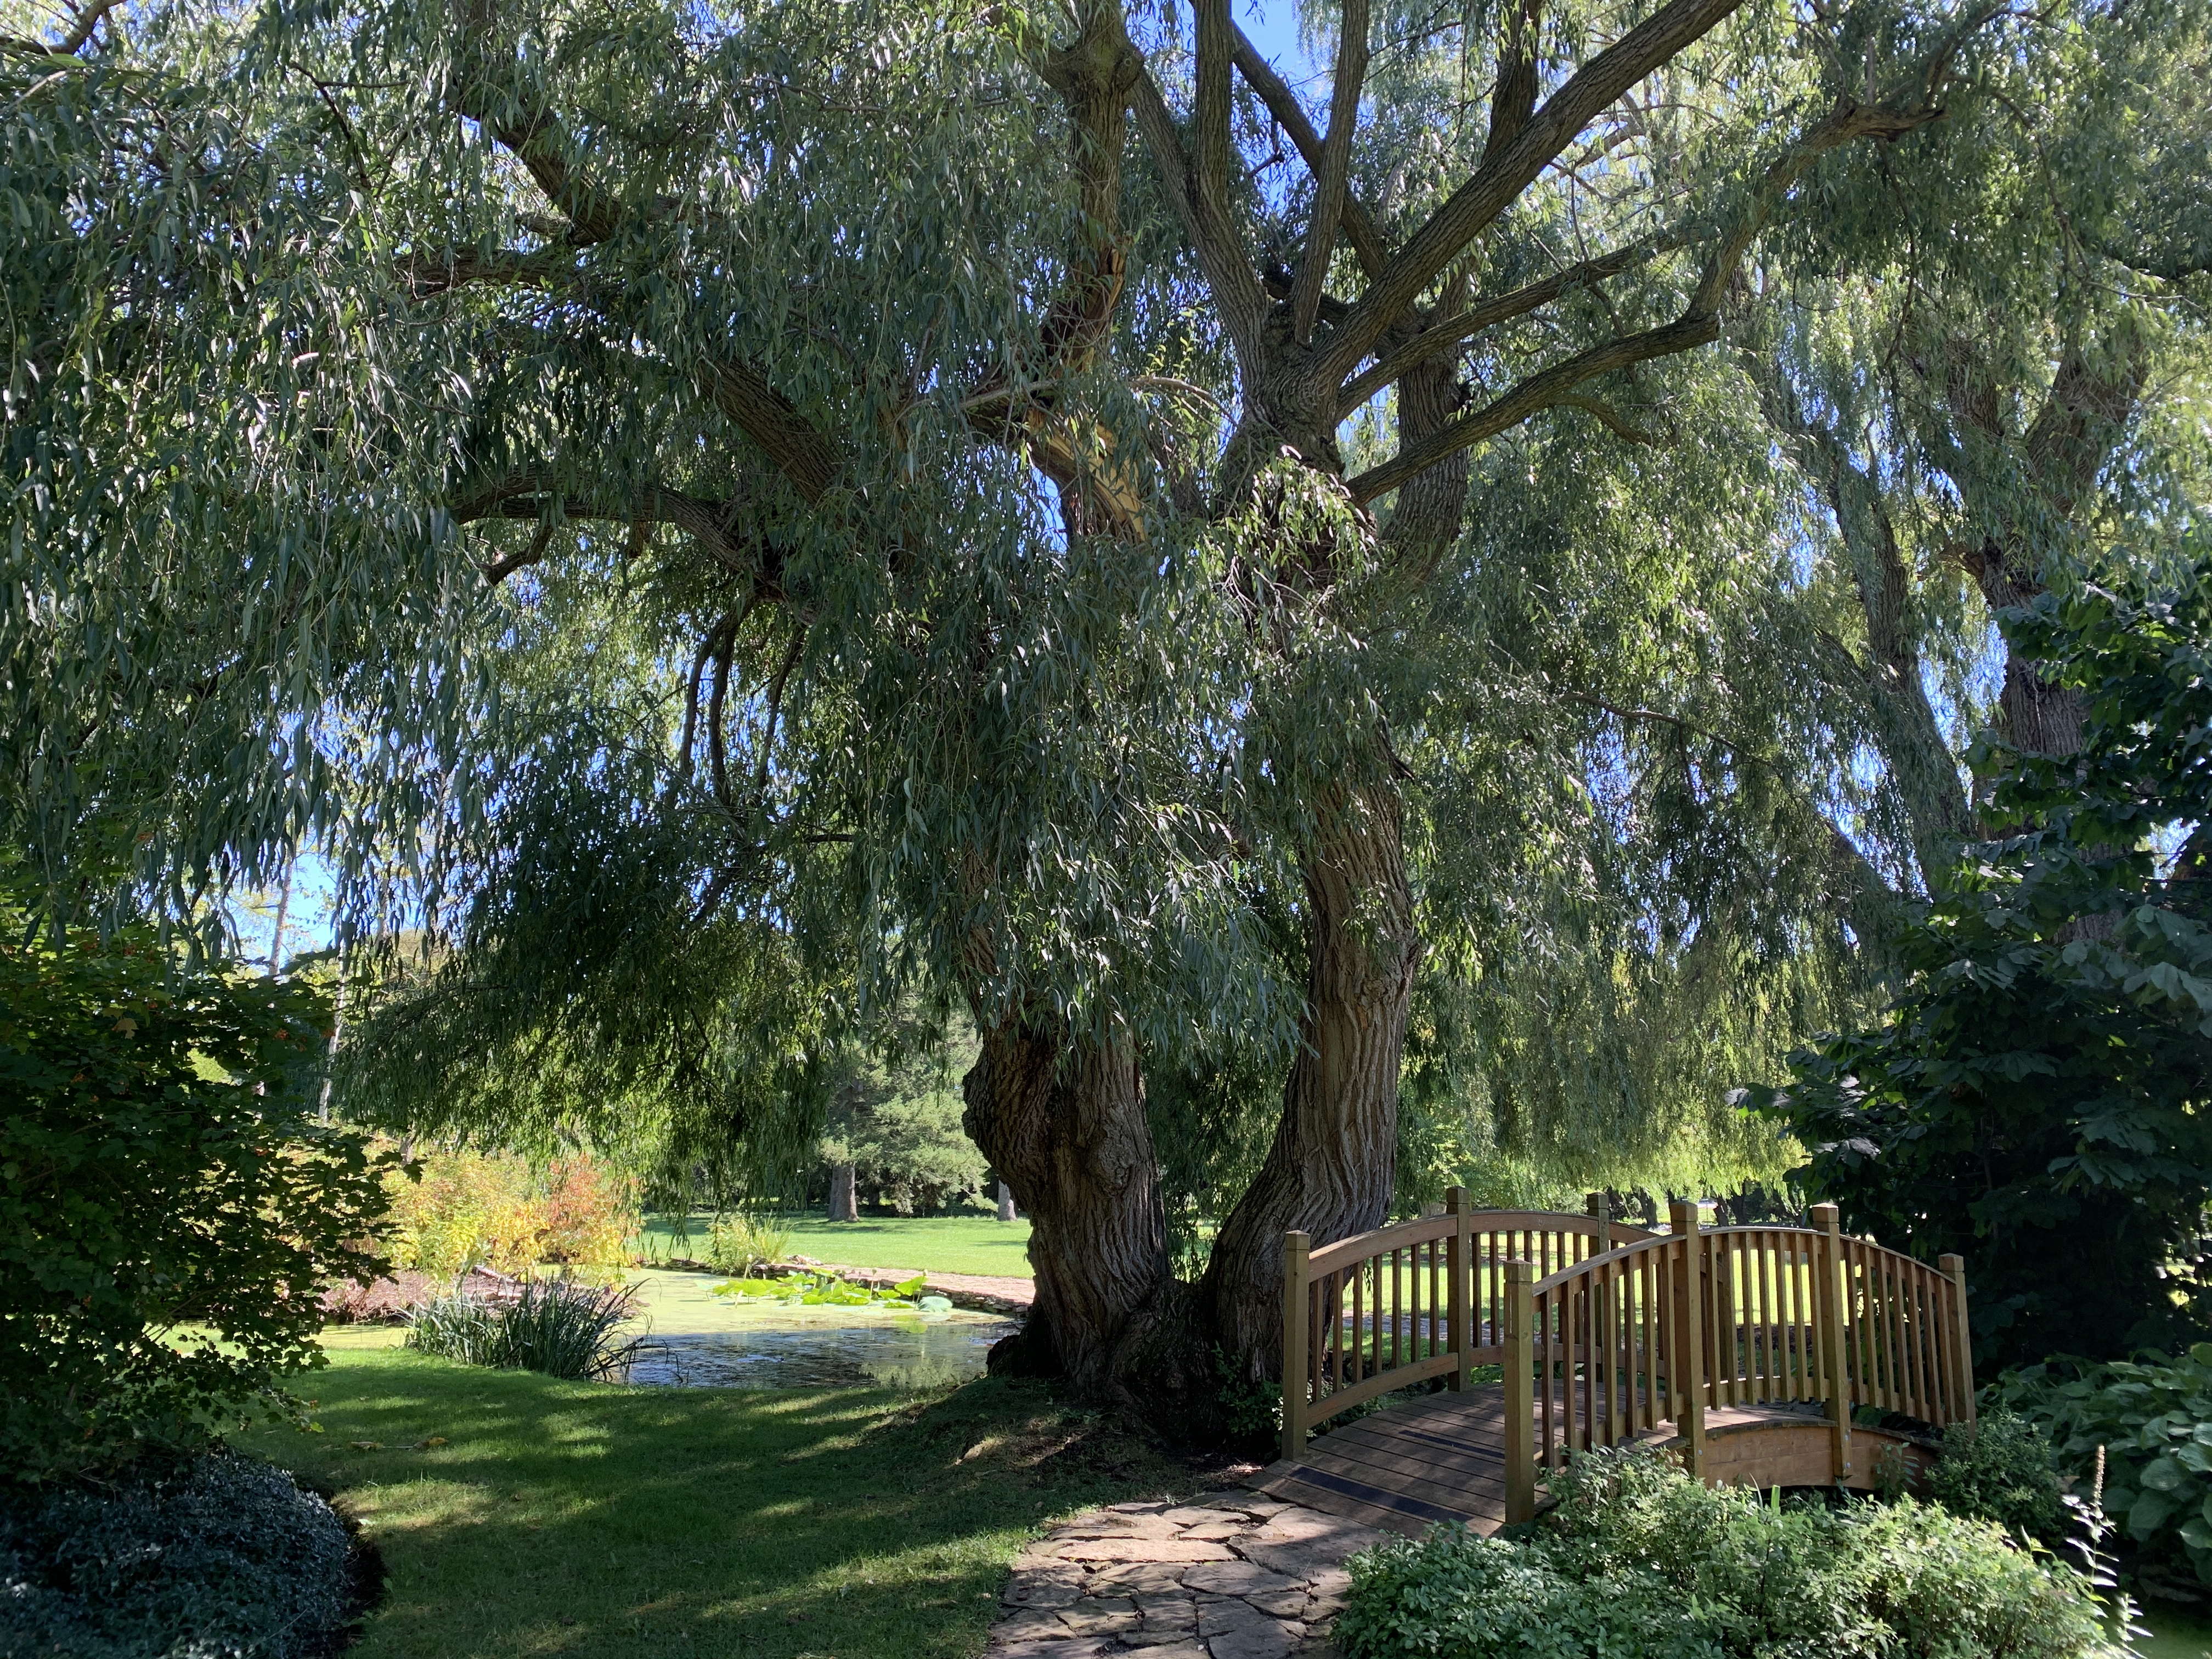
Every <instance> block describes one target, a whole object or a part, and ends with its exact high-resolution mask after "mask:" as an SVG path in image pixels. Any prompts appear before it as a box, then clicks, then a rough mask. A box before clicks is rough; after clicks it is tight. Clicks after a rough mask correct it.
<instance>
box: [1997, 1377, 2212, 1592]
mask: <svg viewBox="0 0 2212 1659" xmlns="http://www.w3.org/2000/svg"><path fill="white" fill-rule="evenodd" d="M1996 1394H1997V1396H1998V1398H1999V1399H2000V1400H2001V1401H2002V1402H2003V1403H2004V1404H2005V1405H2006V1406H2008V1407H2011V1408H2012V1409H2014V1410H2015V1411H2018V1412H2020V1413H2022V1414H2023V1415H2025V1416H2026V1417H2027V1418H2028V1419H2030V1420H2031V1421H2033V1423H2035V1424H2036V1425H2038V1427H2039V1428H2040V1429H2041V1430H2042V1431H2044V1433H2045V1434H2046V1435H2047V1436H2048V1437H2049V1438H2050V1441H2051V1445H2052V1447H2053V1448H2054V1455H2056V1457H2057V1462H2058V1467H2059V1468H2060V1470H2061V1471H2062V1472H2063V1473H2064V1474H2069V1475H2072V1476H2073V1477H2074V1478H2075V1484H2076V1485H2077V1486H2081V1487H2083V1488H2086V1487H2087V1485H2088V1483H2089V1480H2091V1478H2092V1470H2093V1466H2094V1464H2095V1462H2096V1458H2097V1449H2098V1448H2099V1447H2100V1446H2101V1447H2103V1448H2104V1449H2105V1455H2106V1465H2105V1492H2104V1504H2105V1510H2106V1513H2107V1514H2109V1515H2110V1516H2112V1519H2113V1521H2114V1522H2116V1523H2117V1524H2118V1526H2119V1528H2121V1529H2122V1530H2123V1531H2124V1533H2125V1534H2126V1535H2127V1536H2128V1538H2130V1540H2132V1541H2133V1542H2134V1544H2135V1546H2136V1553H2137V1554H2138V1556H2139V1558H2140V1565H2143V1566H2148V1567H2149V1568H2150V1569H2151V1570H2152V1572H2153V1573H2154V1574H2155V1573H2156V1571H2158V1569H2159V1568H2160V1566H2161V1565H2168V1566H2173V1567H2179V1568H2180V1569H2182V1570H2183V1571H2193V1573H2194V1576H2195V1577H2196V1578H2197V1579H2198V1580H2199V1581H2200V1582H2202V1583H2207V1584H2212V1342H2199V1343H2198V1344H2197V1345H2196V1346H2194V1347H2192V1348H2191V1349H2190V1351H2189V1352H2187V1353H2186V1354H2185V1355H2183V1356H2182V1357H2181V1358H2179V1359H2169V1358H2166V1356H2165V1355H2163V1354H2146V1355H2144V1356H2142V1358H2141V1359H2139V1360H2117V1361H2114V1362H2112V1363H2111V1364H2103V1365H2089V1364H2084V1363H2082V1362H2080V1361H2068V1362H2060V1363H2058V1364H2049V1365H2035V1366H2030V1367H2027V1369H2025V1370H2017V1371H2011V1372H2008V1373H2007V1374H2006V1375H2005V1376H2002V1377H2001V1378H1999V1379H1998V1382H1997V1384H1996Z"/></svg>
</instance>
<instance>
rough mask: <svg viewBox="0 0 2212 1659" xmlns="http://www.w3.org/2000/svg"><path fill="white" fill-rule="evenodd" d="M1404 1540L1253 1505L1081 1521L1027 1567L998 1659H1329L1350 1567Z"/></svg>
mask: <svg viewBox="0 0 2212 1659" xmlns="http://www.w3.org/2000/svg"><path fill="white" fill-rule="evenodd" d="M1390 1535H1391V1534H1388V1533H1383V1532H1378V1531H1376V1529H1375V1528H1372V1527H1364V1526H1361V1525H1359V1524H1358V1522H1353V1521H1347V1520H1345V1519H1343V1518H1341V1517H1340V1516H1334V1515H1323V1514H1322V1513H1321V1512H1320V1511H1319V1510H1310V1509H1306V1508H1304V1507H1302V1506H1301V1505H1298V1504H1285V1503H1283V1502H1282V1501H1280V1500H1279V1499H1277V1498H1267V1497H1263V1496H1261V1494H1259V1493H1257V1492H1218V1493H1215V1494H1213V1495H1212V1496H1209V1497H1206V1498H1200V1499H1197V1500H1194V1502H1191V1503H1188V1504H1115V1505H1114V1507H1113V1508H1111V1509H1108V1510H1094V1511H1093V1512H1091V1514H1088V1515H1079V1516H1076V1517H1075V1518H1074V1519H1073V1521H1069V1522H1066V1523H1065V1524H1063V1525H1061V1526H1060V1527H1057V1528H1054V1530H1053V1532H1052V1534H1051V1535H1050V1536H1049V1537H1046V1538H1042V1539H1040V1540H1039V1541H1037V1542H1036V1543H1034V1544H1032V1545H1030V1547H1028V1548H1027V1549H1025V1550H1024V1551H1023V1552H1022V1553H1021V1557H1020V1559H1018V1560H1017V1561H1016V1562H1015V1563H1014V1570H1013V1572H1012V1575H1011V1576H1010V1577H1008V1579H1007V1581H1006V1595H1005V1601H1006V1607H1005V1610H1004V1612H1003V1613H1001V1615H1000V1620H999V1622H998V1623H997V1625H995V1626H993V1628H992V1631H991V1639H990V1646H989V1648H988V1649H987V1652H986V1659H1109V1656H1125V1659H1291V1656H1293V1655H1296V1656H1298V1659H1324V1656H1327V1655H1328V1654H1329V1653H1330V1652H1331V1651H1332V1650H1331V1649H1330V1647H1329V1643H1328V1627H1329V1625H1330V1623H1331V1622H1332V1621H1333V1620H1334V1618H1335V1617H1336V1613H1337V1610H1338V1609H1339V1608H1340V1607H1342V1606H1343V1605H1344V1593H1345V1590H1346V1588H1347V1587H1348V1585H1349V1583H1350V1580H1349V1578H1348V1577H1347V1576H1346V1572H1345V1571H1344V1561H1345V1558H1346V1556H1349V1555H1352V1553H1355V1552H1357V1551H1359V1550H1363V1549H1365V1548H1367V1547H1369V1546H1370V1545H1373V1544H1378V1543H1381V1542H1382V1541H1383V1540H1384V1539H1385V1538H1387V1537H1389V1536H1390Z"/></svg>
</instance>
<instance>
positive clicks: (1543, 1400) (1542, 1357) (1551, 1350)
mask: <svg viewBox="0 0 2212 1659" xmlns="http://www.w3.org/2000/svg"><path fill="white" fill-rule="evenodd" d="M1534 1310H1535V1316H1536V1329H1535V1346H1536V1353H1537V1358H1538V1364H1537V1368H1536V1389H1537V1395H1536V1407H1537V1410H1538V1411H1539V1412H1540V1413H1541V1424H1540V1426H1541V1443H1540V1445H1539V1450H1540V1452H1541V1455H1542V1456H1543V1459H1544V1462H1545V1463H1546V1464H1547V1466H1549V1467H1551V1468H1557V1467H1558V1465H1557V1464H1556V1463H1555V1462H1553V1456H1554V1452H1553V1448H1554V1447H1555V1446H1557V1444H1558V1443H1559V1438H1558V1431H1559V1422H1558V1419H1556V1417H1555V1416H1554V1414H1553V1410H1552V1396H1553V1388H1552V1370H1553V1366H1554V1365H1556V1364H1558V1363H1559V1291H1558V1289H1557V1288H1556V1287H1555V1288H1553V1289H1552V1290H1549V1291H1546V1292H1545V1293H1544V1298H1543V1300H1542V1301H1541V1303H1537V1304H1534ZM1499 1328H1500V1330H1501V1331H1502V1330H1503V1329H1504V1326H1503V1324H1502V1323H1501V1325H1500V1327H1499ZM1499 1340H1500V1341H1503V1340H1504V1338H1503V1336H1501V1337H1500V1338H1499Z"/></svg>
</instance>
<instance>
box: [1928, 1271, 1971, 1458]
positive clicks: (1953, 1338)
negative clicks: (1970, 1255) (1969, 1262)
mask: <svg viewBox="0 0 2212 1659" xmlns="http://www.w3.org/2000/svg"><path fill="white" fill-rule="evenodd" d="M1936 1266H1937V1267H1941V1268H1942V1270H1943V1277H1944V1278H1945V1279H1947V1280H1948V1281H1949V1284H1950V1288H1951V1296H1950V1302H1951V1317H1950V1318H1949V1319H1948V1321H1946V1322H1945V1323H1946V1326H1947V1328H1948V1336H1949V1338H1950V1343H1951V1354H1952V1372H1951V1375H1952V1376H1953V1377H1954V1378H1955V1379H1956V1380H1955V1382H1954V1383H1953V1385H1952V1386H1953V1399H1954V1404H1953V1406H1952V1413H1953V1419H1952V1420H1953V1421H1954V1422H1959V1423H1971V1422H1972V1421H1973V1420H1974V1404H1975V1402H1974V1345H1973V1340H1972V1332H1971V1331H1970V1330H1969V1329H1968V1328H1967V1326H1966V1257H1964V1256H1962V1255H1940V1256H1937V1257H1936Z"/></svg>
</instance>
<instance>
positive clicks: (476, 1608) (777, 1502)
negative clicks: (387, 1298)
mask: <svg viewBox="0 0 2212 1659" xmlns="http://www.w3.org/2000/svg"><path fill="white" fill-rule="evenodd" d="M305 1391H306V1392H308V1393H311V1394H314V1395H317V1396H318V1397H319V1401H320V1408H319V1413H318V1415H319V1418H320V1420H321V1425H322V1432H320V1433H318V1434H312V1435H309V1434H302V1433H300V1432H298V1431H288V1430H283V1429H270V1430H265V1431H261V1432H260V1433H258V1434H256V1435H254V1436H252V1437H251V1440H250V1445H249V1449H252V1450H254V1451H257V1452H258V1453H260V1454H261V1455H264V1456H268V1457H270V1458H273V1459H274V1460H275V1461H276V1462H281V1463H285V1464H288V1465H289V1466H291V1467H295V1468H299V1469H301V1471H302V1472H303V1473H304V1474H306V1475H307V1477H308V1478H310V1479H313V1480H317V1481H318V1482H319V1484H321V1485H323V1486H325V1488H326V1489H328V1490H330V1491H331V1492H334V1493H335V1494H336V1495H337V1498H338V1499H339V1501H340V1502H341V1504H343V1505H344V1506H345V1507H346V1509H347V1510H349V1512H350V1513H351V1514H353V1515H355V1516H357V1517H358V1518H359V1519H360V1521H361V1522H362V1525H363V1527H364V1528H365V1530H366V1532H367V1534H368V1536H369V1537H370V1538H371V1539H373V1540H374V1541H375V1543H376V1544H377V1545H378V1547H380V1550H381V1552H382V1553H383V1556H384V1559H385V1563H386V1568H387V1570H388V1571H389V1574H390V1577H389V1582H388V1584H387V1588H386V1596H385V1600H384V1602H383V1605H382V1606H381V1607H379V1608H378V1609H377V1610H376V1611H375V1613H374V1614H373V1615H372V1616H371V1617H370V1618H369V1620H368V1623H367V1627H366V1630H365V1632H364V1635H363V1639H362V1645H361V1646H360V1647H359V1648H358V1649H357V1650H356V1653H357V1654H358V1655H359V1656H360V1659H383V1656H387V1655H389V1656H409V1659H412V1656H418V1655H419V1656H423V1659H431V1656H436V1659H458V1656H474V1655H484V1656H495V1655H496V1656H507V1655H524V1654H548V1655H556V1654H571V1653H573V1654H583V1653H586V1652H589V1653H590V1654H592V1656H594V1659H599V1656H616V1655H625V1654H632V1653H635V1654H641V1655H642V1654H646V1653H648V1652H649V1653H652V1654H653V1655H656V1656H665V1655H668V1654H671V1653H675V1654H696V1655H702V1656H709V1655H712V1656H720V1655H725V1654H726V1655H732V1656H735V1655H738V1654H743V1655H744V1656H747V1659H800V1656H805V1655H835V1656H836V1659H876V1656H881V1659H937V1656H943V1659H957V1656H963V1655H965V1654H966V1653H968V1652H969V1651H971V1650H973V1649H974V1647H975V1645H976V1644H977V1643H978V1641H979V1639H980V1637H981V1632H982V1631H983V1629H984V1628H985V1627H986V1626H987V1624H988V1622H989V1620H990V1618H991V1616H992V1615H993V1613H994V1611H995V1609H996V1606H997V1596H998V1591H999V1589H1000V1583H1001V1582H1002V1579H1003V1574H1004V1571H1005V1565H1006V1560H1007V1559H1008V1557H1009V1556H1010V1555H1011V1554H1012V1552H1013V1551H1014V1550H1015V1549H1017V1548H1018V1547H1019V1546H1020V1544H1021V1542H1022V1541H1023V1540H1024V1537H1025V1536H1027V1535H1028V1534H1030V1532H1031V1531H1032V1530H1033V1529H1034V1528H1036V1526H1037V1525H1038V1524H1039V1523H1041V1522H1043V1521H1045V1520H1047V1519H1048V1518H1049V1517H1050V1516H1054V1515H1058V1514H1061V1513H1065V1512H1066V1511H1068V1510H1074V1509H1079V1508H1083V1507H1087V1506H1089V1505H1091V1504H1098V1503H1109V1502H1115V1501H1119V1500H1121V1499H1126V1498H1133V1497H1139V1496H1147V1497H1152V1496H1166V1495H1170V1494H1171V1493H1182V1492H1189V1491H1191V1490H1193V1489H1194V1488H1195V1487H1196V1486H1199V1485H1200V1482H1201V1480H1202V1479H1203V1477H1204V1474H1205V1471H1204V1470H1203V1469H1202V1468H1198V1467H1194V1466H1192V1465H1189V1464H1187V1463H1184V1462H1179V1461H1177V1460H1175V1459H1172V1458H1170V1457H1168V1456H1166V1455H1164V1454H1163V1453H1162V1452H1161V1451H1160V1450H1159V1449H1158V1448H1157V1447H1156V1446H1154V1445H1153V1444H1152V1443H1149V1442H1148V1441H1146V1439H1144V1438H1142V1437H1139V1436H1138V1435H1136V1434H1134V1433H1133V1432H1131V1431H1129V1430H1127V1428H1125V1427H1124V1426H1122V1425H1120V1424H1118V1423H1116V1422H1115V1421H1113V1420H1111V1419H1106V1418H1103V1417H1101V1416H1099V1415H1097V1414H1096V1413H1089V1412H1085V1411H1081V1410H1077V1409H1073V1408H1071V1407H1067V1406H1066V1405H1065V1404H1063V1403H1062V1402H1060V1401H1059V1400H1058V1399H1057V1398H1056V1397H1055V1396H1054V1393H1053V1392H1052V1390H1051V1389H1049V1388H1048V1387H1047V1386H1046V1385H1044V1384H1042V1383H1033V1382H1016V1381H1009V1380H1003V1379H996V1378H984V1379H978V1380H977V1381H975V1382H973V1383H968V1384H965V1385H963V1386H962V1387H959V1388H956V1389H945V1390H941V1391H937V1392H933V1393H929V1394H926V1395H902V1394H897V1393H892V1392H889V1391H884V1390H877V1389H808V1390H791V1391H775V1392H769V1391H752V1390H742V1389H635V1388H623V1387H617V1386H613V1385H608V1384H599V1383H561V1382H556V1381H554V1380H552V1379H550V1378H547V1377H542V1376H534V1375H532V1374H529V1373H526V1372H513V1371H506V1372H502V1371H489V1370H480V1369H472V1368H470V1367H465V1366H459V1365H454V1364H449V1363H447V1362H444V1361H441V1360H434V1359H428V1358H424V1357H422V1356H420V1355H416V1354H413V1353H408V1352H397V1351H388V1350H387V1351H366V1352H356V1353H349V1354H344V1355H339V1356H334V1357H333V1362H332V1364H331V1368H330V1369H329V1370H326V1371H324V1372H321V1373H319V1374H318V1375H317V1376H316V1377H315V1378H314V1379H313V1382H312V1383H311V1384H310V1386H309V1387H308V1389H307V1390H305ZM435 1441H443V1442H444V1443H443V1444H437V1443H434V1442H435Z"/></svg>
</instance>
